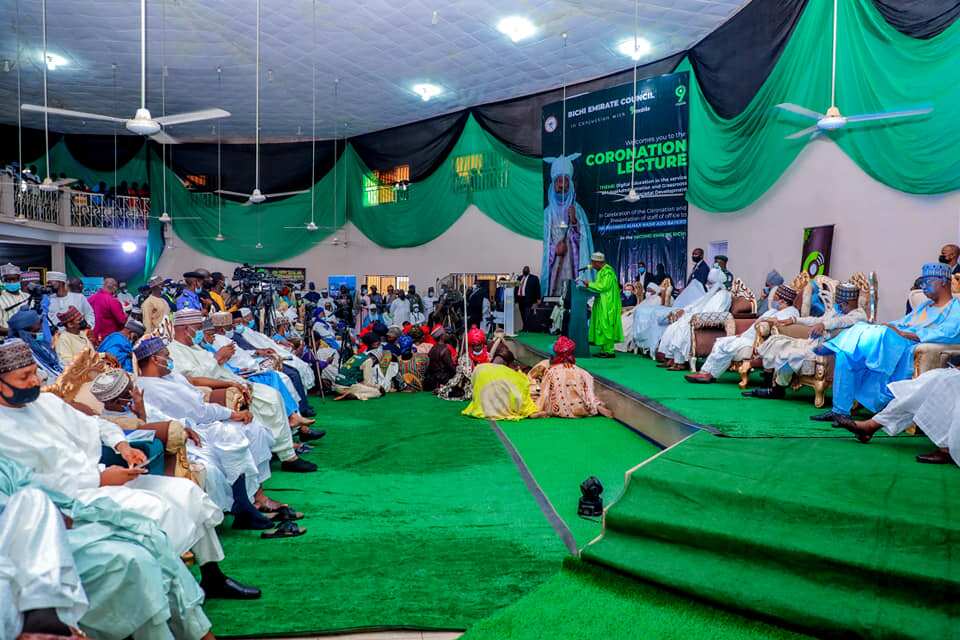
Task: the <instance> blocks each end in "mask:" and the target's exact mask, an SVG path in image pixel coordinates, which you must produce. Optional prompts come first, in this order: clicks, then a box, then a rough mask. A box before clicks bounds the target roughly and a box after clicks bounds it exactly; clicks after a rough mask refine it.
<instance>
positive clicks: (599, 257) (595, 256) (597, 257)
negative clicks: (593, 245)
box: [590, 251, 607, 262]
mask: <svg viewBox="0 0 960 640" xmlns="http://www.w3.org/2000/svg"><path fill="white" fill-rule="evenodd" d="M590 259H591V260H592V261H594V262H606V261H607V256H605V255H603V254H602V253H600V252H599V251H594V252H593V253H591V254H590Z"/></svg>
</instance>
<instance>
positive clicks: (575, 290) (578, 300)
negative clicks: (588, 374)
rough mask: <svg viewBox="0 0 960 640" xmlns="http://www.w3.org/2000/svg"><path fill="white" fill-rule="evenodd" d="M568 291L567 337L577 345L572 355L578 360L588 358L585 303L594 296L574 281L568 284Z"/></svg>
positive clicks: (588, 343) (588, 346)
mask: <svg viewBox="0 0 960 640" xmlns="http://www.w3.org/2000/svg"><path fill="white" fill-rule="evenodd" d="M568 291H570V328H569V330H568V331H567V337H568V338H570V339H571V340H573V341H574V342H575V343H577V349H576V351H574V355H576V356H577V357H578V358H589V357H590V341H589V339H588V337H587V336H588V335H589V333H588V332H587V301H588V300H590V299H591V298H592V297H593V296H595V295H596V293H594V292H593V291H591V290H590V289H588V288H586V287H584V286H581V285H579V284H578V283H577V281H576V280H573V279H571V280H570V281H569V283H568Z"/></svg>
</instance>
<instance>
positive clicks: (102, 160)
mask: <svg viewBox="0 0 960 640" xmlns="http://www.w3.org/2000/svg"><path fill="white" fill-rule="evenodd" d="M144 140H145V138H144V137H143V136H134V135H126V134H120V135H118V136H117V157H116V166H118V167H122V166H123V165H125V164H127V163H128V162H130V160H132V159H133V157H134V156H135V155H137V154H138V153H141V152H142V151H143V146H144ZM64 142H65V143H66V145H67V151H69V152H70V155H72V156H73V157H74V158H76V160H77V162H79V163H80V164H82V165H83V166H85V167H87V168H89V169H92V170H94V171H101V172H109V171H113V167H114V157H113V136H112V135H100V134H68V135H65V136H64Z"/></svg>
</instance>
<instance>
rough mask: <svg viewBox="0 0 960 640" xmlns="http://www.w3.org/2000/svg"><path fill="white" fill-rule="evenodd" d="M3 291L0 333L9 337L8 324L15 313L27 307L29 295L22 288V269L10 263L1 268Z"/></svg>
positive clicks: (0, 301)
mask: <svg viewBox="0 0 960 640" xmlns="http://www.w3.org/2000/svg"><path fill="white" fill-rule="evenodd" d="M0 278H2V279H3V291H0V333H2V334H3V335H7V323H8V322H9V321H10V318H11V317H13V315H14V314H15V313H17V312H18V311H20V310H21V309H23V308H24V307H26V305H27V302H28V301H29V300H30V296H29V294H27V292H25V291H23V290H22V289H21V286H20V267H18V266H17V265H15V264H10V263H9V262H8V263H7V264H5V265H3V266H0Z"/></svg>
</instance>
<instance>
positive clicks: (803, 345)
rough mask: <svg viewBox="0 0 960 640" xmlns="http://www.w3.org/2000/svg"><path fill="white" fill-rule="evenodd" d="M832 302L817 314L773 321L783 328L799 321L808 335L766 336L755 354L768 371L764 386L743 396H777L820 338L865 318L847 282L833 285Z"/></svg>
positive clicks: (811, 354) (855, 291) (855, 292)
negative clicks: (805, 327) (794, 336)
mask: <svg viewBox="0 0 960 640" xmlns="http://www.w3.org/2000/svg"><path fill="white" fill-rule="evenodd" d="M835 297H836V301H835V302H834V304H833V305H832V306H830V308H828V309H827V310H826V312H824V314H823V315H822V316H820V317H816V316H807V317H803V318H788V319H786V320H780V321H778V322H777V323H776V324H777V325H779V326H781V327H786V326H789V325H791V324H802V325H804V326H807V327H810V337H809V338H791V337H790V336H787V335H783V334H779V335H775V336H770V337H769V338H767V339H766V340H765V341H764V342H763V344H762V345H760V348H759V349H758V350H757V354H758V355H759V356H760V357H761V358H763V368H764V369H765V370H766V371H767V372H768V373H767V376H768V384H767V386H764V387H760V388H758V389H753V390H751V391H744V392H743V395H744V396H747V397H752V398H764V399H779V398H783V397H784V395H785V390H786V388H787V387H788V386H790V381H791V380H792V379H793V376H794V374H797V373H800V372H801V370H802V368H803V365H804V363H805V362H809V361H811V360H813V359H814V358H815V356H816V354H815V352H814V349H815V348H816V347H817V346H818V345H820V344H821V343H822V342H823V341H824V340H830V339H831V338H834V337H836V336H837V335H838V334H839V333H840V332H841V331H843V330H844V329H846V328H847V327H852V326H853V325H855V324H857V323H858V322H866V321H867V313H866V312H865V311H864V310H863V309H862V308H860V305H859V303H858V302H859V297H860V289H858V288H857V285H855V284H853V283H851V282H843V283H841V284H840V285H838V286H837V291H836V294H835Z"/></svg>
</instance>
